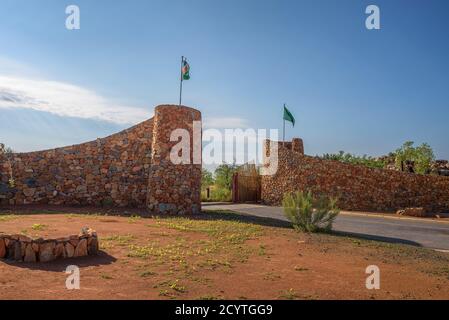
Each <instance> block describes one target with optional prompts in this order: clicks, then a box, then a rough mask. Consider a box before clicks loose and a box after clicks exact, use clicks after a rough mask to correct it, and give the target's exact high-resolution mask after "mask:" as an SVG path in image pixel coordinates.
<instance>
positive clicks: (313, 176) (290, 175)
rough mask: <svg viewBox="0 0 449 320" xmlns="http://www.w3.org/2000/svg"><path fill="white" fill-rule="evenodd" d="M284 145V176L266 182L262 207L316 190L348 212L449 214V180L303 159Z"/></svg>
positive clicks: (280, 172) (281, 159) (281, 156)
mask: <svg viewBox="0 0 449 320" xmlns="http://www.w3.org/2000/svg"><path fill="white" fill-rule="evenodd" d="M272 143H278V144H279V158H278V161H279V162H278V170H277V173H276V174H275V175H272V176H262V179H261V184H262V186H261V187H262V196H261V197H262V201H263V202H264V203H266V204H269V205H279V204H280V203H281V202H282V197H283V194H284V193H286V192H293V191H298V190H304V191H307V190H311V191H312V192H314V193H315V194H325V195H329V196H332V197H337V198H338V199H339V201H338V205H339V206H340V208H342V209H345V210H369V211H393V210H397V209H402V208H407V207H424V208H425V209H426V210H427V211H431V212H439V211H447V210H449V177H444V176H434V175H420V174H412V173H405V172H398V171H391V170H385V169H374V168H368V167H365V166H361V165H352V164H347V163H342V162H339V161H333V160H322V159H318V158H315V157H311V156H307V155H303V154H302V153H301V152H297V151H294V150H291V148H287V147H283V146H282V143H279V142H272Z"/></svg>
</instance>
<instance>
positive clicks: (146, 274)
mask: <svg viewBox="0 0 449 320" xmlns="http://www.w3.org/2000/svg"><path fill="white" fill-rule="evenodd" d="M155 275H157V273H156V272H153V271H150V270H146V271H142V272H141V273H139V276H140V277H143V278H146V277H150V276H155Z"/></svg>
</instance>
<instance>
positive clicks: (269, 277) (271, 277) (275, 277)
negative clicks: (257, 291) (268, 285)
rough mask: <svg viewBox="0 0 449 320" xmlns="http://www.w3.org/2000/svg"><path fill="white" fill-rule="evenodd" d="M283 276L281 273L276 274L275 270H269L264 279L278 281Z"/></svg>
mask: <svg viewBox="0 0 449 320" xmlns="http://www.w3.org/2000/svg"><path fill="white" fill-rule="evenodd" d="M280 278H281V276H280V275H278V274H275V273H273V272H268V273H267V274H265V275H264V277H263V279H264V280H269V281H276V280H279V279H280Z"/></svg>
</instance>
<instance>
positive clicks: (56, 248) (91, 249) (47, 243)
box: [0, 228, 99, 262]
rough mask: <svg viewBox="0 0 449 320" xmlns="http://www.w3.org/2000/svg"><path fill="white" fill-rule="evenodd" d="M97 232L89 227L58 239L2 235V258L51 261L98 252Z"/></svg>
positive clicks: (0, 247) (0, 254)
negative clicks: (76, 233) (78, 232)
mask: <svg viewBox="0 0 449 320" xmlns="http://www.w3.org/2000/svg"><path fill="white" fill-rule="evenodd" d="M98 248H99V243H98V237H97V233H96V232H95V231H94V230H92V229H89V228H84V229H83V230H81V233H80V234H79V235H72V236H68V237H65V238H58V239H42V238H39V239H31V238H29V237H27V236H24V235H0V259H8V260H14V261H24V262H49V261H53V260H56V259H63V258H72V257H83V256H87V255H96V254H98Z"/></svg>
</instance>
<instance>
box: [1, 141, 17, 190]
mask: <svg viewBox="0 0 449 320" xmlns="http://www.w3.org/2000/svg"><path fill="white" fill-rule="evenodd" d="M12 153H13V151H12V149H11V148H8V147H6V146H5V145H4V144H3V143H0V158H2V157H5V159H6V162H7V164H8V167H9V168H8V169H7V170H8V175H9V179H8V184H9V187H10V188H14V187H15V185H16V182H15V180H14V177H13V174H12V164H11V156H12Z"/></svg>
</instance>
